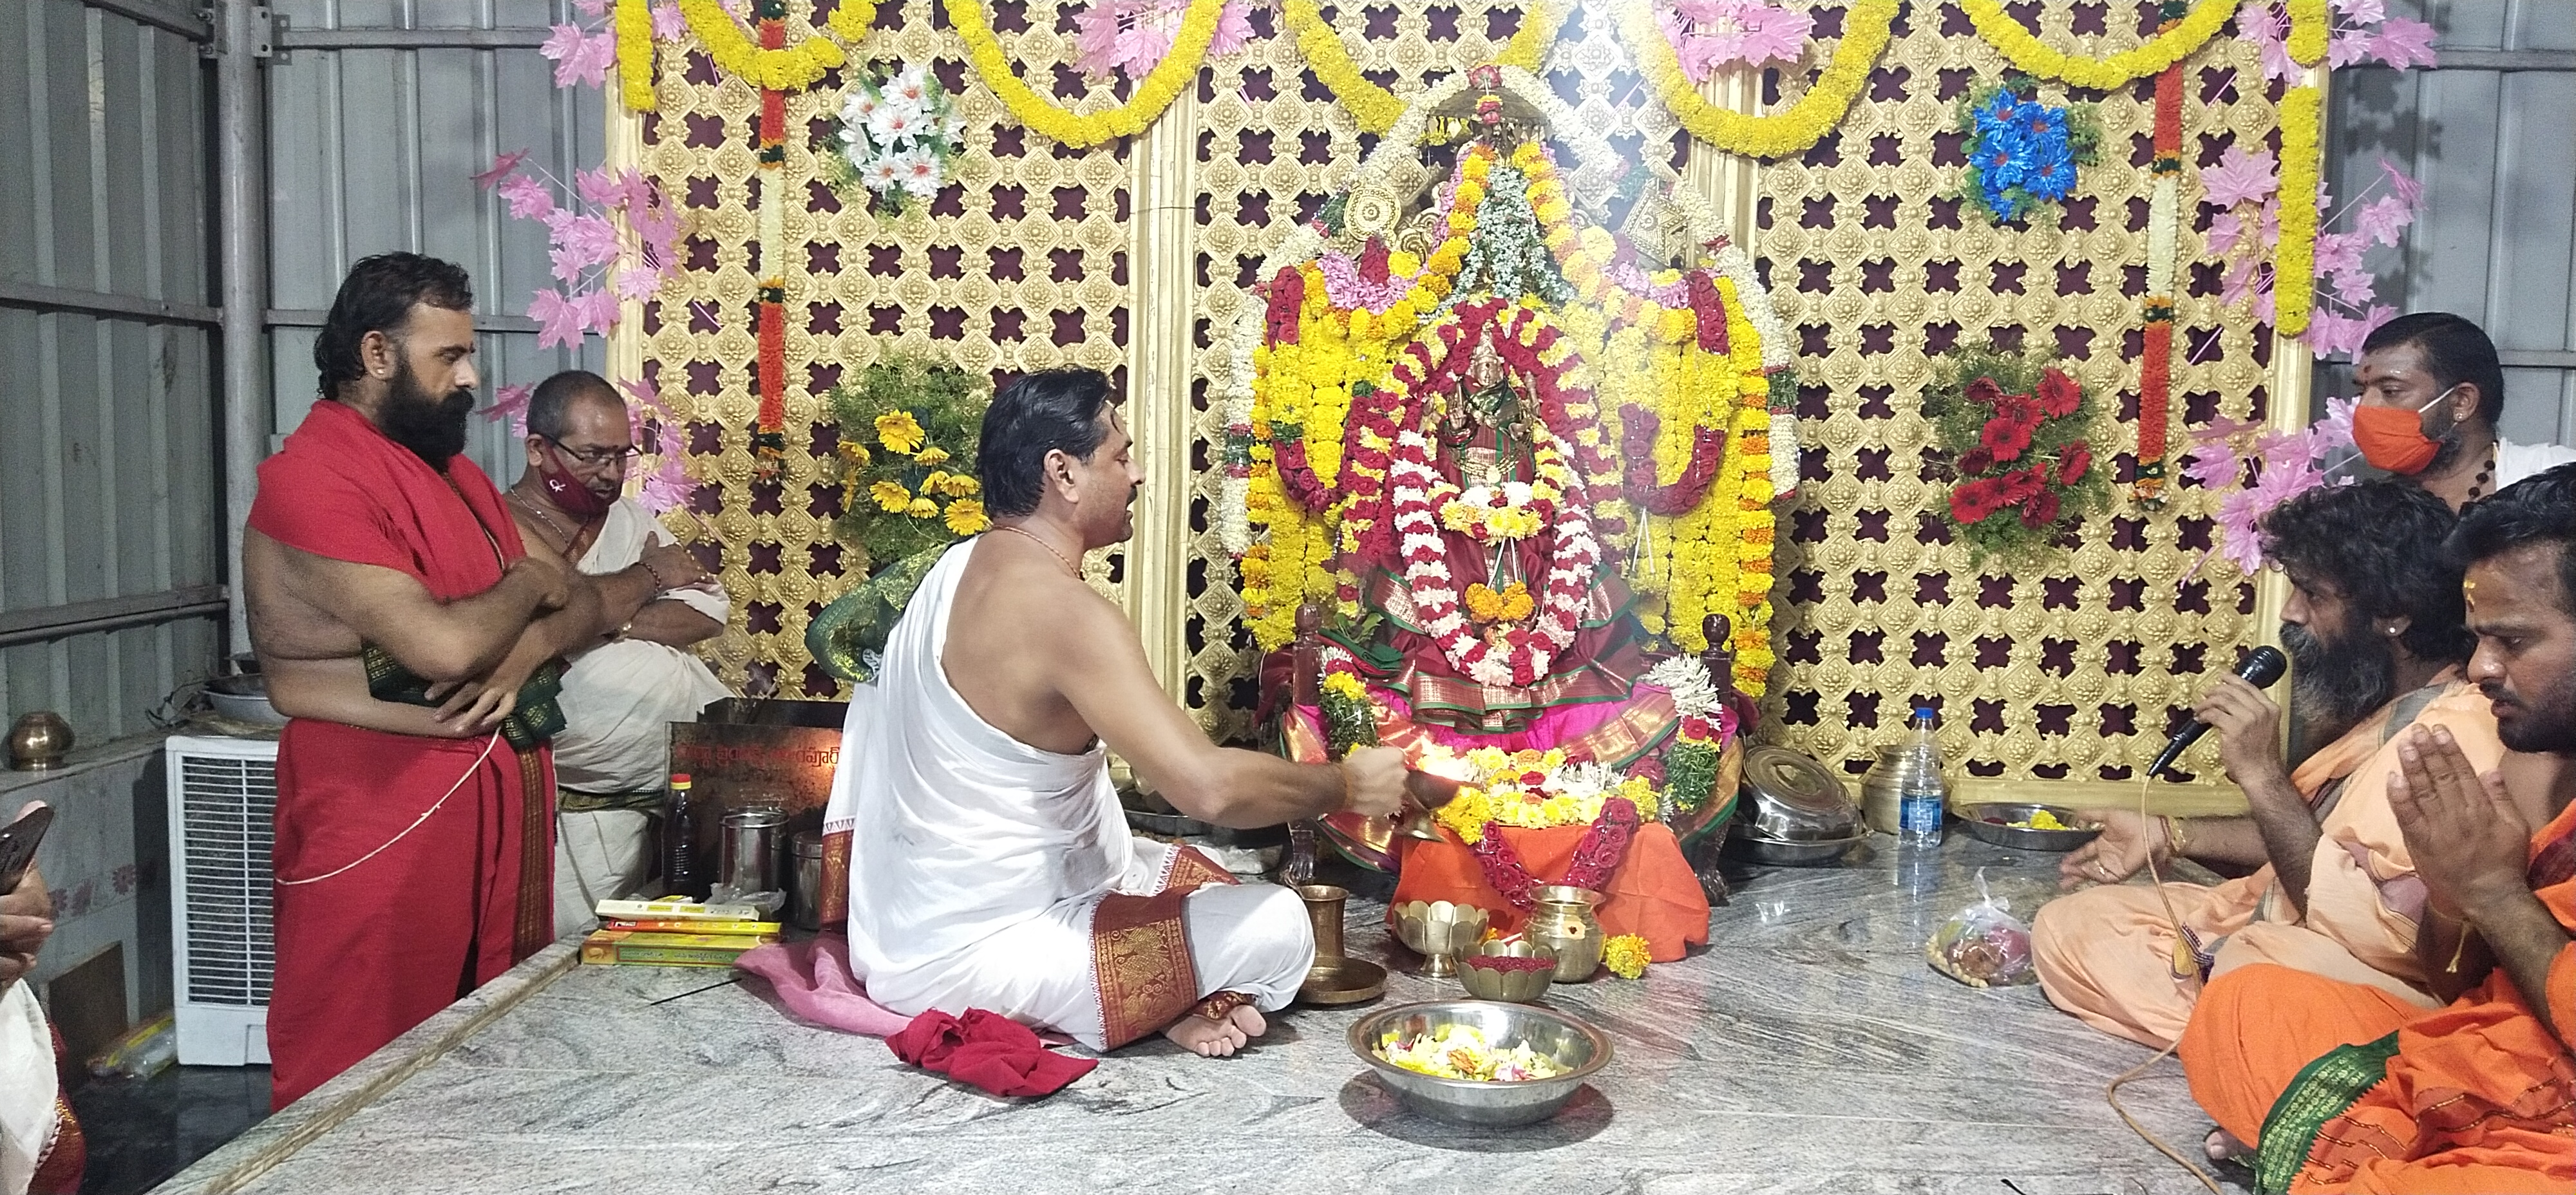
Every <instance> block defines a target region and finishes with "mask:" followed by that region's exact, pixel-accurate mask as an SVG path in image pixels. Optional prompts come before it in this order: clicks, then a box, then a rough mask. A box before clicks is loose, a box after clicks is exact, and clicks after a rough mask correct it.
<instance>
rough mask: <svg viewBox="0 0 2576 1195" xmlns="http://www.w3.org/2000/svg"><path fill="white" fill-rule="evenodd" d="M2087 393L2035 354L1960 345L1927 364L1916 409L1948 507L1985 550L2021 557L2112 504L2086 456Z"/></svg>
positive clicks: (2089, 438) (2104, 481)
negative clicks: (1946, 484) (1939, 459)
mask: <svg viewBox="0 0 2576 1195" xmlns="http://www.w3.org/2000/svg"><path fill="white" fill-rule="evenodd" d="M2095 414H2096V410H2095V404H2094V402H2093V400H2092V399H2091V398H2090V397H2088V396H2087V395H2086V394H2085V393H2084V388H2083V387H2082V386H2079V385H2077V384H2076V382H2075V379H2073V378H2071V377H2068V376H2067V375H2066V373H2065V372H2064V371H2063V370H2060V369H2058V368H2057V367H2056V366H2055V365H2054V364H2052V363H2050V361H2049V359H2048V358H2045V357H2041V356H2026V357H2022V356H2012V355H2009V354H2005V353H2001V352H1997V351H1995V350H1994V349H1993V348H1990V347H1984V348H1971V349H1961V350H1958V351H1956V352H1952V353H1949V354H1946V355H1944V356H1943V357H1941V358H1940V359H1938V360H1937V361H1936V362H1935V363H1934V366H1933V384H1932V385H1930V386H1928V387H1925V389H1924V391H1923V415H1924V418H1926V419H1929V420H1931V421H1932V427H1933V435H1934V443H1935V444H1937V445H1938V446H1939V448H1940V449H1941V451H1942V452H1943V453H1944V454H1946V455H1947V456H1948V457H1949V461H1950V467H1951V470H1952V472H1953V473H1954V475H1955V480H1954V481H1953V482H1952V484H1951V486H1950V493H1949V501H1948V504H1947V506H1946V509H1945V513H1946V515H1947V517H1948V519H1949V523H1950V525H1951V527H1953V528H1955V529H1956V530H1957V532H1958V534H1959V537H1960V538H1961V539H1964V540H1966V541H1967V542H1968V543H1969V545H1970V546H1972V547H1974V548H1975V549H1976V554H1977V558H1978V560H1979V561H1980V562H1981V563H1982V562H1983V561H1984V560H1986V559H1987V558H1989V557H2001V558H2004V559H2007V560H2013V559H2027V558H2028V557H2030V556H2031V555H2034V554H2036V553H2037V552H2039V551H2040V550H2041V549H2042V548H2044V547H2046V546H2047V545H2048V543H2049V541H2051V540H2054V539H2056V538H2057V537H2058V536H2060V535H2063V534H2065V533H2066V532H2069V531H2072V530H2073V529H2074V528H2075V526H2076V524H2078V523H2080V522H2082V521H2083V518H2084V516H2085V515H2088V514H2092V513H2094V512H2096V511H2099V510H2102V509H2103V508H2105V507H2107V506H2108V505H2110V500H2111V487H2110V479H2109V472H2108V470H2105V469H2100V468H2096V467H2094V466H2095V461H2094V459H2093V455H2094V450H2093V431H2094V428H2093V423H2094V416H2095Z"/></svg>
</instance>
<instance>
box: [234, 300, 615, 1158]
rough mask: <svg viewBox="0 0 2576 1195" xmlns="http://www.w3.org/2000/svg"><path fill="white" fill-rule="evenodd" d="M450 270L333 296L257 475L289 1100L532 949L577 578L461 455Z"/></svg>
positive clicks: (460, 379)
mask: <svg viewBox="0 0 2576 1195" xmlns="http://www.w3.org/2000/svg"><path fill="white" fill-rule="evenodd" d="M473 302H474V295H473V290H472V287H471V285H470V283H469V282H468V280H467V278H466V276H465V271H463V270H461V269H459V268H457V267H456V266H454V265H451V264H449V263H447V262H444V261H439V260H437V259H435V258H429V257H422V256H419V255H417V254H410V253H389V254H384V255H381V256H377V257H370V258H367V259H365V260H363V261H360V262H359V263H358V264H357V265H356V266H354V267H352V268H351V269H350V271H349V276H348V278H347V279H346V280H344V281H343V282H342V283H341V284H340V292H339V294H338V296H337V297H336V298H334V299H333V300H332V304H331V313H330V316H329V317H328V319H327V320H326V321H325V322H324V324H323V328H322V332H321V335H320V337H319V338H317V339H316V340H315V342H314V345H313V361H314V364H315V365H316V366H318V367H319V369H320V371H321V401H318V402H316V403H315V404H314V405H313V409H312V411H311V413H310V414H308V415H306V416H305V419H304V423H303V425H302V426H301V427H298V428H297V429H296V430H295V433H294V434H293V435H290V436H288V437H287V438H286V444H285V447H284V449H283V450H282V451H280V452H279V453H278V454H277V455H276V456H274V457H271V458H269V459H268V460H267V461H264V462H262V463H261V465H260V467H259V497H258V499H257V500H256V501H255V502H254V503H253V505H252V507H251V513H250V527H249V530H248V532H247V533H246V534H245V535H244V537H243V544H242V577H243V586H244V591H245V596H246V598H247V603H248V608H249V621H250V634H251V645H252V646H253V647H254V648H256V649H257V650H258V652H259V659H260V669H261V671H262V673H263V674H264V675H265V676H266V677H267V680H268V691H269V699H270V701H271V702H272V703H273V704H275V705H276V706H277V709H278V712H280V713H283V714H285V715H287V717H288V718H289V719H290V721H289V722H288V724H287V727H286V731H285V733H284V735H283V736H282V738H281V739H280V741H279V744H278V758H277V839H276V847H275V850H274V854H273V856H272V866H273V869H274V871H275V873H276V879H277V900H276V941H277V968H276V974H275V981H274V988H273V995H272V996H271V998H270V1001H269V1008H268V1041H269V1056H270V1058H271V1060H272V1061H271V1066H272V1070H271V1075H270V1079H271V1084H272V1093H271V1099H272V1101H273V1102H274V1104H275V1105H276V1106H277V1107H281V1108H282V1107H285V1106H286V1105H287V1104H289V1103H292V1102H293V1101H294V1100H295V1099H296V1098H297V1097H299V1096H301V1095H303V1094H304V1093H305V1092H307V1091H310V1090H312V1089H313V1088H314V1087H316V1086H319V1085H320V1084H321V1083H322V1082H323V1081H324V1080H327V1079H329V1078H331V1077H332V1076H333V1075H336V1074H338V1073H340V1072H341V1071H343V1070H346V1069H348V1067H349V1066H350V1065H351V1064H353V1063H355V1062H357V1061H358V1060H359V1059H361V1058H364V1057H366V1055H367V1054H368V1053H370V1052H372V1051H374V1050H375V1049H376V1048H377V1047H379V1046H382V1045H384V1044H385V1043H386V1042H389V1041H391V1040H393V1039H394V1038H395V1037H396V1036H398V1035H400V1034H401V1033H402V1032H403V1031H404V1030H407V1029H409V1028H411V1027H412V1026H414V1025H417V1024H419V1023H420V1022H421V1021H423V1020H426V1019H428V1017H429V1016H430V1014H432V1013H434V1012H437V1011H438V1010H439V1009H441V1008H444V1007H446V1006H447V1005H448V1004H449V1003H451V1002H453V1001H454V1000H455V999H456V998H457V997H459V996H461V995H464V994H465V993H466V992H468V991H471V990H472V989H474V988H475V987H477V986H479V985H481V984H482V983H484V982H487V981H489V980H490V979H492V978H493V977H495V976H497V975H499V974H500V973H501V972H502V971H504V970H507V969H508V968H509V967H510V966H511V965H512V964H513V963H515V962H517V961H518V960H520V959H523V958H526V957H527V956H528V955H530V954H532V953H535V951H536V950H537V949H538V948H539V947H541V946H543V945H545V944H546V943H547V942H549V941H551V940H552V939H553V937H554V905H553V893H552V881H551V876H550V872H551V864H552V863H553V843H552V835H551V833H550V828H551V817H552V805H553V793H554V775H553V767H552V765H551V763H550V762H549V760H548V758H547V751H546V739H547V737H548V736H549V735H551V734H552V733H553V731H554V730H555V729H557V728H559V727H560V726H561V724H562V715H561V713H560V711H559V710H557V708H556V707H555V704H554V700H553V693H554V689H555V686H556V684H557V680H556V671H555V665H554V660H555V658H556V657H557V656H559V655H560V654H562V653H563V652H564V651H566V650H567V649H570V648H572V647H575V646H578V645H580V644H582V643H584V642H587V641H588V640H589V639H590V638H591V637H592V636H593V635H594V634H595V632H596V628H597V626H598V623H599V617H600V610H599V599H598V594H597V593H596V591H595V590H594V589H593V587H592V586H591V584H590V583H589V582H588V581H587V580H584V579H583V578H581V577H580V576H579V575H578V574H575V573H573V572H572V571H571V570H570V569H568V568H566V567H565V565H564V563H563V561H562V560H561V559H560V558H559V557H557V556H556V555H554V554H553V553H551V552H548V551H546V550H545V549H544V547H543V545H534V546H531V545H527V544H525V543H523V541H522V540H521V538H520V535H519V531H518V528H517V527H515V526H513V525H512V523H511V521H510V516H509V513H508V511H507V510H505V509H504V508H503V506H502V502H501V495H500V493H499V491H497V490H496V489H494V488H493V485H492V482H491V480H490V479H489V478H487V477H485V476H484V475H483V472H482V470H480V469H477V468H475V467H474V464H473V462H472V461H469V460H467V459H465V458H464V457H463V456H462V455H460V454H461V453H462V452H463V450H464V448H465V427H466V423H465V421H466V418H467V415H468V414H469V413H470V412H471V411H472V409H473V406H474V387H475V383H476V381H477V380H478V379H477V377H476V375H475V370H474V317H473V315H472V314H471V309H472V307H473Z"/></svg>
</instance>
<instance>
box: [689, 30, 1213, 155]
mask: <svg viewBox="0 0 2576 1195" xmlns="http://www.w3.org/2000/svg"><path fill="white" fill-rule="evenodd" d="M684 2H691V3H700V4H713V3H714V2H715V0H684ZM942 3H943V4H944V5H945V6H946V9H947V12H948V21H949V23H950V24H951V25H954V26H956V28H957V37H958V40H960V41H963V42H965V43H966V57H967V60H968V61H969V62H972V63H973V64H974V66H975V73H976V74H977V75H979V76H981V77H982V78H983V80H984V86H986V87H989V88H991V89H992V91H993V95H994V96H995V97H996V98H998V99H1000V100H1001V101H1002V106H1003V107H1006V108H1009V109H1010V110H1011V116H1012V117H1013V118H1014V119H1017V120H1018V121H1019V122H1020V123H1021V124H1023V125H1026V126H1028V127H1029V128H1031V129H1035V130H1036V131H1037V132H1039V133H1040V134H1042V135H1044V136H1047V137H1049V138H1052V139H1054V140H1056V141H1060V142H1062V143H1064V144H1066V145H1068V146H1071V147H1073V148H1075V149H1084V148H1088V147H1090V146H1094V145H1098V144H1101V143H1102V142H1106V141H1113V140H1116V139H1118V138H1120V137H1132V136H1134V135H1136V134H1137V133H1140V132H1143V131H1144V130H1145V126H1147V125H1150V124H1152V123H1154V118H1155V117H1158V116H1161V115H1162V114H1163V109H1165V108H1168V107H1170V106H1171V104H1172V101H1173V100H1175V99H1177V98H1179V97H1180V94H1181V91H1182V89H1183V88H1185V87H1187V86H1189V83H1190V81H1191V80H1192V79H1195V78H1197V77H1198V73H1199V67H1200V65H1202V64H1203V63H1204V62H1205V61H1206V59H1207V48H1208V43H1209V42H1211V41H1213V40H1215V38H1216V25H1217V16H1218V14H1219V13H1221V12H1222V11H1223V10H1224V8H1225V3H1224V0H1190V7H1189V9H1188V11H1186V12H1185V13H1183V14H1182V16H1181V30H1180V32H1179V33H1178V34H1176V35H1174V36H1173V38H1172V51H1171V53H1169V54H1166V55H1164V56H1163V60H1162V61H1161V62H1158V63H1156V64H1154V69H1153V70H1151V71H1148V72H1146V75H1145V78H1144V79H1143V80H1142V81H1140V82H1138V83H1137V84H1136V90H1135V91H1134V92H1132V93H1130V95H1129V96H1128V99H1127V102H1126V103H1123V104H1120V105H1118V106H1117V107H1114V108H1111V109H1109V110H1107V111H1104V112H1095V113H1092V114H1090V115H1088V116H1079V115H1076V114H1074V113H1072V112H1068V111H1066V110H1065V109H1064V108H1063V107H1061V106H1059V105H1058V104H1057V103H1056V102H1055V101H1054V100H1051V99H1048V98H1047V97H1045V96H1042V95H1039V94H1038V93H1037V92H1035V91H1032V90H1030V88H1029V85H1028V84H1026V83H1024V82H1021V81H1020V77H1019V75H1018V74H1017V73H1015V72H1014V71H1013V70H1012V67H1011V60H1010V57H1009V56H1008V55H1007V54H1005V53H1003V51H1002V43H1001V42H1000V41H999V40H997V39H995V37H994V36H993V27H992V25H991V24H990V23H989V22H988V21H987V20H986V18H985V15H984V7H983V5H982V4H980V3H978V2H977V0H942Z"/></svg>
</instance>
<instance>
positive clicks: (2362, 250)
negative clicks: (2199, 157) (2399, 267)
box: [2200, 145, 2424, 357]
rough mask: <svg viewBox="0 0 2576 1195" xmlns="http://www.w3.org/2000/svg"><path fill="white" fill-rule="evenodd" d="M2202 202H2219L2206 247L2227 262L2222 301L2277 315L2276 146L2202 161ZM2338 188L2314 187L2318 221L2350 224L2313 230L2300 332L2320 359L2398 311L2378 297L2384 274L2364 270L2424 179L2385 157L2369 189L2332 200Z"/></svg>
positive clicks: (2420, 193) (2354, 343) (2410, 209)
mask: <svg viewBox="0 0 2576 1195" xmlns="http://www.w3.org/2000/svg"><path fill="white" fill-rule="evenodd" d="M2200 185H2201V191H2202V194H2203V200H2202V202H2203V203H2205V204H2207V205H2208V206H2210V207H2212V208H2215V209H2217V211H2216V213H2215V214H2213V215H2212V216H2211V217H2210V221H2209V251H2210V252H2211V253H2214V254H2216V255H2218V257H2219V258H2220V259H2221V260H2222V261H2224V262H2226V263H2227V275H2226V285H2225V288H2224V289H2223V290H2222V291H2221V292H2220V294H2219V301H2220V302H2221V303H2224V304H2226V305H2227V306H2231V307H2233V306H2236V305H2238V304H2240V303H2241V304H2244V305H2245V307H2246V309H2247V310H2248V311H2250V312H2251V313H2252V314H2253V316H2254V318H2256V319H2258V320H2262V321H2264V322H2265V323H2270V322H2271V321H2272V318H2273V315H2274V312H2273V293H2272V289H2273V282H2274V270H2273V266H2272V260H2273V254H2274V250H2275V247H2276V246H2277V245H2278V244H2279V243H2280V240H2281V224H2282V221H2281V176H2280V164H2279V162H2278V160H2276V159H2275V158H2274V157H2273V156H2272V154H2271V152H2270V151H2268V150H2264V151H2257V152H2254V153H2247V152H2246V151H2245V150H2244V149H2243V148H2241V147H2239V146H2233V145H2231V146H2228V147H2227V150H2226V152H2225V153H2223V154H2221V155H2220V157H2219V161H2218V164H2217V165H2215V166H2209V167H2204V168H2202V170H2201V172H2200ZM2332 198H2333V197H2332V196H2331V195H2329V194H2327V193H2326V191H2325V190H2324V189H2323V188H2319V189H2318V191H2317V223H2319V224H2323V225H2333V224H2336V223H2345V222H2348V223H2349V228H2347V229H2345V230H2344V231H2336V232H2319V233H2316V234H2314V241H2313V243H2314V245H2315V250H2314V255H2313V260H2314V262H2315V270H2316V279H2317V285H2316V288H2315V299H2314V302H2315V304H2316V306H2315V308H2314V310H2313V311H2312V313H2311V314H2310V316H2309V319H2308V329H2307V331H2305V332H2302V333H2300V334H2299V339H2300V340H2301V341H2304V342H2305V343H2306V344H2307V346H2308V348H2309V350H2310V351H2312V352H2314V353H2316V354H2317V355H2318V356H2320V357H2337V356H2348V355H2350V354H2352V353H2355V352H2358V351H2360V349H2361V342H2362V341H2363V340H2365V339H2368V338H2369V336H2370V333H2371V330H2372V329H2374V328H2377V327H2378V326H2379V325H2381V324H2384V323H2387V322H2388V321H2389V320H2391V319H2394V318H2396V316H2397V309H2396V308H2395V307H2391V306H2388V305H2386V304H2384V303H2380V302H2377V298H2378V279H2377V278H2376V277H2375V276H2374V275H2372V273H2371V272H2370V271H2369V270H2368V269H2367V268H2365V265H2364V260H2363V259H2364V257H2365V256H2366V255H2367V254H2368V253H2369V252H2370V250H2371V248H2372V247H2373V246H2380V245H2388V246H2393V245H2395V244H2397V242H2398V239H2399V238H2400V237H2401V236H2403V235H2404V233H2405V231H2406V229H2407V227H2408V226H2409V225H2412V224H2413V223H2414V222H2415V217H2416V215H2417V214H2418V213H2419V212H2421V211H2422V210H2423V207H2424V185H2423V184H2422V183H2419V182H2416V181H2415V180H2414V179H2412V178H2409V177H2407V175H2406V173H2405V172H2404V171H2402V170H2399V169H2398V168H2397V167H2395V166H2393V165H2390V164H2389V163H2388V162H2387V161H2386V160H2384V159H2383V160H2382V161H2381V162H2380V163H2379V177H2377V178H2375V179H2373V180H2371V184H2370V186H2368V187H2367V188H2364V189H2363V191H2362V193H2361V194H2359V195H2356V196H2353V197H2352V198H2350V199H2347V200H2345V201H2343V203H2342V204H2341V206H2340V207H2334V208H2331V209H2330V208H2329V204H2331V202H2332Z"/></svg>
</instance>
